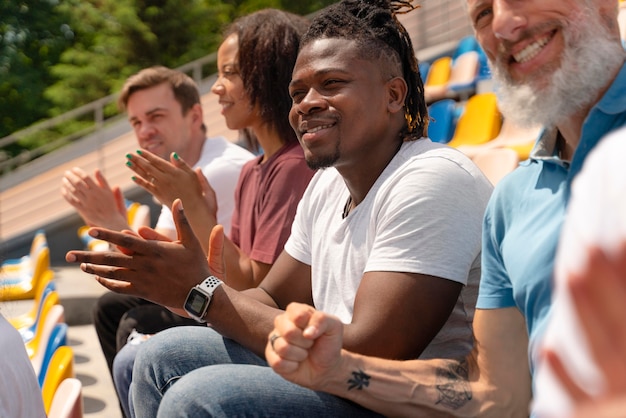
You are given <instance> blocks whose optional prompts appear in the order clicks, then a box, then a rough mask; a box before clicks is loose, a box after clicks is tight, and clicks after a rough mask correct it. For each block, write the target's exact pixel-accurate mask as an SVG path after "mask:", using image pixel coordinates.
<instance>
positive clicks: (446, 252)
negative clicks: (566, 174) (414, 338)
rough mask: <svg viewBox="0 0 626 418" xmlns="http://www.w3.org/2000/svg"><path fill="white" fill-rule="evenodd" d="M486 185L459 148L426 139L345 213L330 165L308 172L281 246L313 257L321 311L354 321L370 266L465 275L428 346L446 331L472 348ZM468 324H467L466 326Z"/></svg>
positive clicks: (339, 181) (343, 194) (309, 260)
mask: <svg viewBox="0 0 626 418" xmlns="http://www.w3.org/2000/svg"><path fill="white" fill-rule="evenodd" d="M491 190H492V187H491V184H490V183H489V182H488V180H487V179H486V178H485V177H484V176H483V175H482V173H481V172H480V171H479V170H478V168H476V166H475V165H474V164H473V163H472V162H471V161H470V160H469V159H468V158H467V157H465V156H464V155H463V154H461V153H460V152H458V151H456V150H454V149H451V148H449V147H446V146H442V145H441V144H434V143H432V142H431V141H430V140H428V139H420V140H418V141H413V142H407V143H404V144H403V145H402V148H401V149H400V151H399V152H398V153H397V154H396V155H395V157H394V158H393V159H392V161H391V162H390V163H389V165H388V166H387V167H386V168H385V170H384V171H383V173H382V174H381V175H380V176H379V178H378V179H377V180H376V182H375V183H374V185H373V186H372V188H371V189H370V191H369V193H368V194H367V196H366V197H365V199H364V200H363V201H362V202H361V203H360V204H359V205H358V206H357V207H356V208H354V209H353V210H352V211H351V212H350V214H349V215H348V217H347V218H345V219H342V212H343V208H344V205H345V203H346V201H347V199H348V196H349V192H348V189H347V187H346V185H345V183H344V181H343V178H342V177H341V176H340V174H339V173H338V172H337V170H335V169H334V168H329V169H326V170H322V171H320V172H318V173H316V174H315V176H314V177H313V179H312V180H311V183H309V187H308V188H307V190H306V192H305V194H304V196H303V198H302V200H301V201H300V205H299V206H298V211H297V213H296V219H295V221H294V224H293V227H292V231H291V236H290V238H289V240H288V241H287V244H286V245H285V250H286V251H287V253H288V254H290V255H291V256H292V257H294V258H295V259H297V260H299V261H301V262H303V263H306V264H309V265H311V271H312V288H313V301H314V304H315V307H316V308H317V309H319V310H322V311H325V312H328V313H331V314H333V315H336V316H338V317H339V318H340V319H341V321H343V322H344V323H350V322H351V320H352V314H353V308H354V299H355V295H356V292H357V289H358V287H359V284H360V282H361V279H362V276H363V274H364V273H365V272H367V271H400V272H410V273H421V274H426V275H432V276H436V277H441V278H445V279H449V280H454V281H456V282H459V283H463V284H465V285H466V286H464V287H463V290H462V292H461V295H460V297H459V300H458V302H457V305H456V307H455V309H454V311H453V313H452V314H451V316H450V319H449V320H448V322H447V323H446V325H445V326H444V330H442V331H441V332H440V333H439V334H438V335H437V337H435V339H434V340H433V342H432V343H431V345H430V346H429V347H428V348H427V350H426V351H425V352H424V353H423V356H422V357H424V358H426V357H428V356H431V355H433V356H438V357H442V356H446V354H445V353H444V352H441V351H440V352H439V353H437V354H435V351H437V350H436V349H437V344H438V341H440V340H442V339H447V340H448V341H449V340H450V337H451V336H450V333H456V332H458V333H460V334H463V337H461V338H460V339H461V340H464V342H465V343H467V344H468V346H469V347H471V332H469V333H468V330H469V328H470V327H471V318H472V316H473V312H474V306H475V303H476V295H477V292H478V282H479V277H480V243H481V222H482V216H483V213H484V210H485V207H486V205H487V201H488V199H489V196H490V194H491ZM469 331H471V330H469Z"/></svg>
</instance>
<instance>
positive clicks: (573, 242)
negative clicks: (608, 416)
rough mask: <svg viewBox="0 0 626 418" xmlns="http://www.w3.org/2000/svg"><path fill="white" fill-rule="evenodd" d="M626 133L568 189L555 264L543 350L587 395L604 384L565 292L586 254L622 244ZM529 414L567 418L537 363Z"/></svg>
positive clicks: (599, 149)
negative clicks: (555, 357) (569, 276)
mask: <svg viewBox="0 0 626 418" xmlns="http://www.w3.org/2000/svg"><path fill="white" fill-rule="evenodd" d="M624 155H626V129H620V130H618V131H616V132H614V133H612V134H610V135H608V136H607V137H606V138H605V139H603V140H602V141H601V142H600V143H599V144H598V145H597V146H596V148H595V149H594V150H593V151H592V152H591V153H590V154H589V156H588V157H587V161H585V163H584V166H583V169H582V171H581V172H580V174H579V175H578V176H577V177H576V179H575V180H574V182H573V184H572V195H571V198H570V203H569V207H568V212H567V216H566V219H565V223H564V224H563V229H562V231H561V237H560V240H559V249H558V252H557V257H556V261H555V272H554V276H555V289H554V294H553V300H552V308H551V309H552V311H551V317H550V322H549V324H548V327H547V329H546V333H545V335H544V339H543V341H542V346H543V347H544V348H547V347H549V348H551V349H552V350H555V351H556V352H557V353H558V354H559V357H560V358H561V360H562V361H563V362H564V364H565V365H566V367H567V370H568V373H570V375H571V377H572V378H573V379H574V381H575V382H576V383H577V384H578V385H579V386H580V387H581V388H582V389H584V390H585V391H587V392H588V393H589V394H597V393H600V391H601V390H602V387H603V379H602V376H601V374H600V372H599V371H598V369H597V367H596V365H595V363H594V362H593V360H592V357H591V355H590V351H589V348H588V345H587V341H586V338H585V335H584V333H583V330H582V328H581V325H580V322H579V321H580V320H579V317H578V313H577V312H576V310H575V307H574V305H573V303H572V300H571V295H570V292H569V291H568V290H567V286H566V284H567V278H566V273H568V272H572V273H576V272H580V271H581V269H582V268H583V267H584V266H585V265H586V263H587V260H588V249H589V248H590V247H592V246H599V247H601V248H602V249H603V250H604V251H606V252H607V253H610V252H611V251H614V250H615V249H617V246H618V244H619V243H620V242H622V241H623V240H624V239H625V238H626V216H624V214H626V172H625V170H624ZM534 393H535V396H534V402H533V413H534V414H535V415H536V416H538V417H562V416H568V415H570V413H571V409H572V405H571V400H570V398H569V395H568V394H567V393H566V392H565V391H564V390H563V388H562V386H561V385H560V383H559V382H558V381H557V380H556V378H555V376H554V375H553V372H552V370H551V369H550V368H549V367H548V366H547V365H545V364H542V363H541V362H540V363H539V364H538V367H537V374H536V378H535V390H534Z"/></svg>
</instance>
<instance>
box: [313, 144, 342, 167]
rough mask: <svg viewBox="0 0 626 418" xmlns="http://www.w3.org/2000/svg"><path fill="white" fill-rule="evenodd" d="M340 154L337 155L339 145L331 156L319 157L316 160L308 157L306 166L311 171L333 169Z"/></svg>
mask: <svg viewBox="0 0 626 418" xmlns="http://www.w3.org/2000/svg"><path fill="white" fill-rule="evenodd" d="M339 157H340V153H339V144H337V147H336V148H335V152H334V153H333V154H331V155H326V156H321V157H318V158H315V157H310V158H307V159H306V165H308V166H309V168H310V169H311V170H319V169H324V168H329V167H333V166H334V165H335V164H336V163H337V161H339Z"/></svg>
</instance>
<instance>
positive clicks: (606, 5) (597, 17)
mask: <svg viewBox="0 0 626 418" xmlns="http://www.w3.org/2000/svg"><path fill="white" fill-rule="evenodd" d="M468 9H469V14H470V18H471V20H472V23H473V26H474V30H475V34H476V37H477V39H478V41H479V43H480V44H481V46H482V47H483V49H484V50H485V52H486V54H487V56H488V58H489V61H490V64H491V66H492V68H493V73H494V78H495V80H496V84H497V93H498V96H499V100H500V108H501V110H502V112H503V114H504V116H505V118H510V119H511V120H513V121H515V122H517V123H521V124H527V123H531V124H533V125H534V124H537V123H540V124H542V125H543V127H544V129H543V131H542V133H541V134H540V137H539V138H538V140H537V143H536V145H535V148H534V149H533V151H532V153H531V155H530V158H529V160H528V161H525V162H523V163H522V164H521V165H520V167H519V168H518V169H516V170H515V171H514V172H513V173H511V174H510V175H508V176H507V177H505V178H504V179H503V180H502V181H501V182H500V183H498V186H497V187H496V189H495V191H494V193H493V195H492V197H491V200H490V202H489V205H488V208H487V211H486V214H485V219H484V224H483V242H482V274H481V284H480V292H479V297H478V302H477V309H476V314H475V316H474V322H473V329H474V336H475V340H476V341H475V346H474V349H473V351H472V353H471V355H470V356H468V357H466V358H463V359H460V360H455V361H452V360H445V359H433V360H411V361H393V360H383V359H379V358H375V357H371V356H363V355H357V354H353V353H351V352H348V351H346V350H341V349H340V348H341V339H342V325H341V323H340V322H339V321H337V320H336V318H333V317H332V316H330V315H327V314H324V313H322V312H319V311H315V310H314V309H313V308H311V307H308V306H304V305H297V304H292V305H290V306H289V307H288V308H287V310H286V312H285V313H284V314H282V315H279V316H278V317H277V318H276V320H275V329H274V330H273V331H272V332H271V334H270V335H271V338H270V339H269V341H270V342H271V343H272V344H269V343H268V345H267V347H266V356H267V359H268V362H269V363H270V365H271V366H272V367H273V368H274V370H275V371H277V372H278V373H279V374H281V375H282V376H283V377H285V378H286V379H288V380H290V381H293V382H296V383H299V384H301V385H304V386H307V387H309V388H312V389H318V390H324V391H327V392H330V393H333V394H335V395H338V396H341V397H344V398H347V399H350V400H352V401H354V402H357V403H359V404H360V405H363V406H365V407H367V408H370V409H373V410H375V411H377V412H379V413H382V414H384V415H388V416H428V417H434V416H472V417H475V416H490V417H504V416H506V417H517V416H523V417H525V416H528V414H529V404H530V401H531V399H532V393H533V391H532V388H533V376H534V371H535V369H536V367H537V365H538V360H539V358H540V355H539V354H540V353H539V342H540V340H541V338H542V337H543V334H544V331H545V329H546V324H547V322H548V318H549V316H550V310H551V293H552V277H553V269H554V259H555V253H556V249H557V243H558V240H559V236H560V231H561V226H562V223H563V219H564V216H565V211H566V207H567V204H568V200H569V195H570V187H571V183H572V180H573V179H574V178H575V177H576V175H577V174H578V172H579V171H580V169H581V166H582V164H583V162H584V161H585V159H586V157H587V155H588V154H589V152H590V151H591V150H592V149H593V148H594V147H595V146H596V144H597V143H598V142H599V141H600V139H601V138H602V137H603V136H604V135H605V134H606V133H608V132H610V131H612V130H614V129H616V128H617V127H620V126H623V125H626V96H625V95H624V90H625V89H626V68H625V66H624V57H625V53H624V50H623V48H622V44H621V40H620V36H619V27H618V23H617V2H615V1H614V0H527V1H513V0H468ZM565 366H566V367H567V366H568V365H567V364H566V365H565ZM356 375H358V376H366V377H367V378H366V380H367V384H361V385H360V386H359V389H360V390H354V389H353V388H352V387H351V386H350V382H351V381H352V380H351V379H350V376H356ZM561 412H563V411H561Z"/></svg>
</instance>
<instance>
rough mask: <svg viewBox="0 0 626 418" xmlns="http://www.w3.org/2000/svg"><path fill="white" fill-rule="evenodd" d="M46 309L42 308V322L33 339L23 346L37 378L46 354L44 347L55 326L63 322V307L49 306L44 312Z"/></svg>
mask: <svg viewBox="0 0 626 418" xmlns="http://www.w3.org/2000/svg"><path fill="white" fill-rule="evenodd" d="M47 307H48V305H46V306H45V307H44V311H43V313H42V321H41V322H40V325H39V326H38V327H37V331H36V332H35V337H34V338H33V339H32V340H30V341H29V342H27V343H26V344H24V345H25V347H26V352H27V353H28V356H29V357H30V362H31V364H32V365H33V369H34V370H35V374H36V375H37V376H39V373H40V372H41V366H42V365H43V361H44V357H45V354H46V347H47V346H48V341H49V340H50V336H51V335H52V331H53V330H54V328H55V326H56V325H57V324H61V323H64V322H65V315H64V314H65V312H64V309H63V305H59V304H57V305H54V306H51V307H49V308H48V309H47V312H46V308H47Z"/></svg>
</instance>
